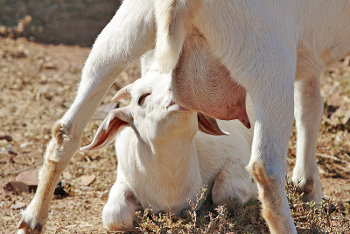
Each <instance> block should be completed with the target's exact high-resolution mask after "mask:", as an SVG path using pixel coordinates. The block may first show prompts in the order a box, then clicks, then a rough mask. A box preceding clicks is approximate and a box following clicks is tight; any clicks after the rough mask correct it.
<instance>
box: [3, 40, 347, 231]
mask: <svg viewBox="0 0 350 234" xmlns="http://www.w3.org/2000/svg"><path fill="white" fill-rule="evenodd" d="M88 53H89V48H82V47H78V46H65V45H57V46H54V45H46V44H38V43H33V42H28V41H27V40H26V39H17V40H13V39H9V38H0V94H1V95H0V135H8V136H11V137H12V139H13V140H12V141H10V142H8V141H7V140H0V186H1V188H0V217H1V219H0V233H12V232H13V231H14V230H15V229H16V225H17V222H18V221H19V219H20V215H19V213H20V210H19V209H15V208H16V207H14V205H15V204H18V203H19V202H24V203H25V204H27V205H28V204H29V202H30V200H31V198H32V197H33V194H25V193H23V194H21V195H13V194H12V193H11V192H7V191H5V190H3V189H2V188H3V187H4V185H5V184H6V183H7V182H9V181H11V180H14V179H15V177H16V175H17V174H18V173H19V171H21V170H23V169H25V168H29V167H31V166H32V165H37V166H39V165H40V164H41V160H42V155H43V152H44V150H45V146H46V144H47V142H48V141H49V139H50V137H51V127H52V126H53V124H54V122H55V121H56V120H58V119H59V118H60V117H61V116H62V115H63V113H64V112H65V111H66V110H67V108H68V107H69V105H70V104H71V103H72V101H73V98H74V95H75V92H76V87H77V84H78V82H79V79H80V72H81V68H82V66H83V63H84V60H85V59H86V57H87V56H88ZM349 65H350V64H349V58H347V59H345V60H344V61H342V62H339V63H338V64H337V65H336V66H334V67H333V68H331V69H330V71H329V72H327V73H326V75H325V78H324V79H323V81H322V82H323V89H322V92H323V95H324V100H325V103H326V104H325V107H326V108H325V115H324V116H323V120H322V126H321V133H320V137H319V144H318V148H317V160H318V163H319V169H320V173H321V180H322V184H323V189H324V192H325V195H326V196H328V197H330V198H331V199H333V200H335V201H340V202H345V201H350V183H349V181H350V156H349V155H350V140H349V139H350V138H349V136H350V134H349V131H350V121H348V120H349V118H350V109H349V107H350V100H349V94H350V84H349V82H350V79H349V78H350V66H349ZM139 76H140V72H139V64H138V63H135V64H132V65H131V66H130V67H129V68H128V69H127V70H126V71H125V72H123V73H122V74H121V76H120V77H119V78H118V79H117V83H116V84H115V85H113V87H112V88H111V90H110V91H109V92H108V94H107V95H106V97H105V98H104V102H105V103H106V102H108V100H109V99H110V98H111V97H112V95H113V93H115V91H116V90H117V89H118V88H119V87H120V86H123V85H125V84H126V83H127V82H128V81H130V80H133V79H136V78H137V77H139ZM335 106H339V108H338V109H337V110H336V111H335V112H334V113H333V109H336V108H334V107H335ZM327 115H328V116H329V117H327ZM97 124H99V122H98V121H90V123H89V124H88V126H87V127H86V131H85V133H84V136H83V138H82V144H87V143H88V139H91V138H92V136H93V132H94V131H95V130H96V128H97ZM294 161H295V132H293V134H292V140H291V142H290V147H289V158H288V163H289V164H290V165H293V163H294ZM116 163H117V162H116V158H115V153H114V151H113V148H112V146H110V147H108V148H106V149H104V150H100V151H98V152H94V153H76V154H75V156H74V157H73V158H72V160H71V161H70V163H69V165H68V167H67V168H66V170H65V173H64V175H63V176H62V177H61V181H64V182H66V183H69V184H71V185H72V188H71V191H70V195H69V196H68V197H66V198H63V199H54V200H53V202H52V205H51V209H50V213H49V219H48V223H47V228H46V230H47V233H101V232H106V231H105V230H104V229H103V227H102V223H101V213H102V208H103V204H104V203H105V202H106V199H107V193H108V190H109V188H110V187H111V186H112V184H113V181H114V179H115V177H116V172H115V171H116ZM82 175H94V176H96V180H95V181H94V182H93V183H92V184H91V185H90V186H83V185H81V183H79V180H78V179H77V178H78V177H80V176H82ZM250 216H251V214H250ZM346 217H347V218H346ZM346 217H345V218H346V219H347V220H348V221H349V216H346ZM296 220H301V221H296V224H297V226H298V227H303V226H305V225H306V226H307V222H308V220H305V218H304V219H302V218H300V219H299V218H298V219H296ZM303 220H304V221H303ZM263 231H264V229H263V230H255V232H263Z"/></svg>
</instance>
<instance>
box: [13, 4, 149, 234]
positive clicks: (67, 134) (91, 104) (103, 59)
mask: <svg viewBox="0 0 350 234" xmlns="http://www.w3.org/2000/svg"><path fill="white" fill-rule="evenodd" d="M154 34H155V29H154V18H153V5H152V2H150V1H146V2H144V1H142V0H126V1H124V2H123V4H122V5H121V7H120V9H119V10H118V12H117V13H116V15H115V16H114V17H113V19H112V20H111V22H110V23H109V24H108V25H107V26H106V27H105V29H104V30H103V31H102V32H101V34H100V35H99V36H98V38H97V40H96V42H95V44H94V46H93V48H92V51H91V53H90V55H89V57H88V59H87V61H86V64H85V66H84V69H83V72H82V79H81V82H80V85H79V89H78V93H77V96H76V98H75V100H74V102H73V104H72V106H71V107H70V108H69V110H68V111H67V112H66V113H65V115H64V116H63V117H62V118H61V119H60V120H59V121H58V123H57V124H56V126H55V127H54V128H53V137H52V140H51V141H50V143H49V144H48V147H47V149H46V152H45V160H44V164H43V169H42V171H41V173H40V176H39V186H38V190H37V192H36V194H35V196H34V198H33V200H32V201H31V203H30V205H29V206H28V207H27V209H26V210H25V211H24V212H23V214H22V220H21V222H20V224H19V229H20V230H19V231H18V233H40V232H41V231H42V228H43V226H44V224H45V221H46V218H47V214H48V208H49V203H50V200H51V196H52V194H53V191H54V188H55V185H56V183H57V181H58V178H59V176H60V175H61V173H62V171H63V170H64V168H65V167H66V165H67V163H68V161H69V159H70V158H71V156H72V155H73V153H74V152H76V150H78V148H79V145H80V137H81V134H82V132H83V129H84V127H85V126H86V124H87V122H88V120H89V119H90V117H91V116H92V114H93V112H94V111H95V109H96V108H97V106H98V104H99V103H100V101H101V99H102V97H103V96H104V94H105V93H106V91H107V90H108V88H109V87H110V86H111V84H112V83H113V81H114V76H115V75H117V74H118V73H120V72H121V71H122V70H123V69H124V67H125V66H126V65H127V63H128V62H130V61H131V60H133V59H135V58H138V57H139V56H140V55H141V54H143V53H144V52H145V51H147V50H149V49H151V47H152V45H153V43H154V37H155V35H154Z"/></svg>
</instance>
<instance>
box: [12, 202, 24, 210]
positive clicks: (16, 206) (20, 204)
mask: <svg viewBox="0 0 350 234" xmlns="http://www.w3.org/2000/svg"><path fill="white" fill-rule="evenodd" d="M25 207H26V204H25V203H24V202H20V201H17V202H16V203H15V204H14V205H13V206H12V209H14V210H19V209H22V208H25Z"/></svg>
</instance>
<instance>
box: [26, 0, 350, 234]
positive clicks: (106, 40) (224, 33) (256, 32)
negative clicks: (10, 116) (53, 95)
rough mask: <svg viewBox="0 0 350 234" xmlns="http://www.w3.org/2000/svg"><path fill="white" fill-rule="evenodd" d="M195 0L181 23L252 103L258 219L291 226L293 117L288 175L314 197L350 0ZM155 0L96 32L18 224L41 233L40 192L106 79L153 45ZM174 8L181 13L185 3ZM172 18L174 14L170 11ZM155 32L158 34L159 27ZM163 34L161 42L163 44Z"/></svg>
mask: <svg viewBox="0 0 350 234" xmlns="http://www.w3.org/2000/svg"><path fill="white" fill-rule="evenodd" d="M174 1H175V2H177V0H174ZM199 1H200V3H201V4H200V5H201V7H200V8H199V9H196V11H191V9H190V11H189V12H190V13H191V14H192V13H193V12H195V13H193V15H192V16H191V17H189V18H188V15H186V14H183V15H182V16H184V18H187V19H190V21H189V22H186V25H188V24H189V25H191V24H192V25H193V26H195V27H197V28H198V29H199V31H200V32H201V33H202V34H203V35H204V36H205V38H206V39H207V41H208V42H209V44H210V46H211V49H212V52H213V53H214V54H215V56H216V57H217V58H219V59H220V60H221V61H222V63H223V64H224V65H225V66H226V67H227V68H228V70H229V71H230V73H231V76H232V77H234V78H235V79H236V80H237V82H239V83H240V84H241V85H243V86H244V87H245V88H246V89H247V91H248V93H249V94H250V96H251V98H252V101H253V103H254V111H255V118H256V124H255V127H254V139H253V144H252V157H251V160H250V164H249V167H248V168H249V170H250V172H251V173H252V175H253V177H254V178H255V179H256V180H257V182H258V185H259V186H258V187H259V194H260V200H261V201H262V206H263V214H264V217H265V219H266V221H267V223H268V225H269V227H270V230H271V232H273V233H295V232H296V229H295V226H294V223H293V220H292V218H291V215H290V211H289V206H288V202H287V199H286V196H285V191H284V175H285V170H286V154H287V142H288V139H289V135H290V132H291V128H292V122H293V114H294V112H295V117H296V120H297V132H298V144H297V162H296V168H295V169H294V175H293V180H294V181H297V180H301V182H302V184H301V187H302V188H304V189H305V191H308V194H307V197H306V198H307V199H315V200H316V201H319V200H320V198H321V197H322V191H321V186H320V182H319V174H318V170H317V167H316V162H315V148H316V138H317V129H318V126H319V122H320V116H321V113H322V105H320V103H321V102H322V101H321V97H320V92H319V89H320V88H319V79H320V74H322V72H323V70H324V69H325V67H326V66H327V65H328V64H330V63H332V62H334V61H336V60H337V59H340V58H341V57H344V56H345V55H347V54H348V53H349V49H350V24H349V21H350V1H349V0H337V1H329V0H293V1H292V0H279V1H276V0H249V1H237V0H230V1H229V0H227V1H223V0H199ZM155 2H158V1H156V0H153V1H144V0H125V1H124V2H123V4H122V5H121V7H120V9H119V10H118V12H117V13H116V15H115V16H114V18H113V19H112V20H111V22H110V23H109V24H108V25H107V26H106V28H105V29H104V30H103V31H102V32H101V34H100V35H99V36H98V38H97V39H96V42H95V44H94V46H93V48H92V51H91V54H90V56H89V58H88V59H87V61H86V64H85V67H84V69H83V73H82V79H81V83H80V86H79V90H78V94H77V97H76V99H75V101H74V103H73V105H72V106H71V107H70V108H69V110H68V111H67V112H66V114H65V115H64V116H63V118H62V119H61V120H59V121H58V124H57V125H56V127H55V128H54V130H55V131H54V133H55V135H54V137H53V139H52V141H51V143H50V144H49V145H48V148H47V151H46V154H45V162H44V167H43V172H42V175H43V176H42V178H41V179H40V183H39V188H38V191H37V193H36V195H35V196H34V198H33V200H32V202H31V204H30V205H29V206H28V208H27V209H26V210H25V212H24V214H23V219H22V222H21V225H20V228H22V230H26V231H27V232H32V231H33V230H40V226H42V225H44V224H45V220H46V217H47V212H48V207H49V201H50V199H47V197H49V196H50V194H52V192H53V190H54V186H55V184H56V182H57V180H58V176H59V175H60V174H61V172H62V171H63V169H64V167H65V166H66V165H67V163H68V160H69V159H70V157H71V156H72V155H73V153H74V152H75V151H76V150H77V149H78V148H79V143H80V140H79V139H80V136H81V133H82V131H83V129H84V127H85V125H86V123H87V121H88V120H89V118H90V117H91V115H92V114H93V112H94V110H95V109H96V107H97V106H98V104H99V103H100V101H101V99H102V97H103V95H104V94H105V92H106V91H107V89H108V88H109V87H110V85H111V84H112V83H113V81H114V77H115V76H114V75H117V74H119V73H120V72H121V71H122V69H123V68H124V67H125V66H126V65H127V63H129V62H130V61H132V60H133V59H135V58H137V57H139V56H141V55H142V54H143V53H144V52H145V51H147V50H149V49H152V48H154V46H155V45H154V41H155V38H156V28H155V26H156V25H159V22H158V23H157V22H156V20H155V12H156V13H159V12H162V9H158V8H157V7H158V6H159V7H160V6H162V5H157V4H155ZM186 2H189V0H181V1H180V0H179V3H181V4H182V5H181V6H185V7H186V6H189V7H191V5H186ZM183 3H185V5H183ZM179 9H180V10H181V11H182V12H186V11H183V10H184V8H183V7H180V8H179ZM192 10H193V9H192ZM173 15H175V16H177V14H170V16H173ZM180 16H181V14H180ZM157 19H159V15H158V14H157ZM169 20H173V19H172V18H169ZM175 22H178V23H181V18H180V19H178V18H176V19H175ZM182 23H184V22H182ZM168 25H171V22H170V23H169V24H168ZM181 27H182V26H180V27H179V28H180V31H179V33H180V34H176V33H177V32H176V28H178V27H176V28H175V33H174V34H169V35H168V36H174V35H177V36H176V37H174V38H175V39H177V40H180V41H177V43H180V44H181V43H182V40H183V39H182V38H184V35H183V32H186V27H184V29H185V30H182V29H181ZM158 34H159V35H160V36H161V37H162V35H163V36H164V35H165V34H163V33H162V32H160V31H158ZM166 37H167V35H165V36H164V38H165V44H164V43H163V44H164V46H167V45H166V43H167V39H166ZM158 38H159V37H158ZM174 38H170V39H171V40H172V39H174ZM168 42H169V41H168ZM159 43H161V41H160V42H159ZM175 45H176V44H175ZM158 48H159V47H158ZM164 48H167V47H164ZM169 48H170V49H171V48H172V47H169ZM178 49H179V48H177V49H175V50H177V51H175V53H170V54H168V56H169V61H171V63H168V64H167V63H166V61H160V63H161V64H162V62H163V63H165V68H166V67H167V66H168V65H169V67H173V66H174V64H175V63H174V61H176V60H177V55H178V53H179V51H178ZM180 49H181V48H180ZM166 51H167V50H165V52H166ZM170 51H171V50H170ZM163 55H164V54H163ZM163 55H162V52H161V50H160V54H159V56H157V57H158V58H166V57H167V54H165V57H162V56H163ZM294 85H295V88H294ZM294 93H295V95H294ZM294 96H295V97H294ZM294 104H295V105H294ZM294 106H295V107H294ZM303 183H304V184H303Z"/></svg>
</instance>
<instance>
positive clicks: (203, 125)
mask: <svg viewBox="0 0 350 234" xmlns="http://www.w3.org/2000/svg"><path fill="white" fill-rule="evenodd" d="M197 118H198V129H199V131H202V132H204V133H207V134H209V135H214V136H221V135H230V134H229V133H226V132H224V131H222V130H221V129H220V127H219V125H218V123H217V122H216V119H214V118H211V117H209V116H206V115H204V114H202V113H199V112H198V113H197Z"/></svg>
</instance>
